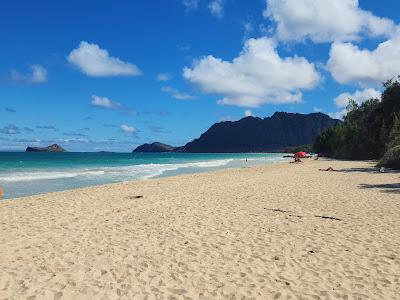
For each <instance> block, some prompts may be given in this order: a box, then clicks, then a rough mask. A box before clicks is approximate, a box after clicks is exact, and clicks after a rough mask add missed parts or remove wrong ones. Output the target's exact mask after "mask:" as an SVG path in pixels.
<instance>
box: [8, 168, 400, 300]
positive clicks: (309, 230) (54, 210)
mask: <svg viewBox="0 0 400 300" xmlns="http://www.w3.org/2000/svg"><path fill="white" fill-rule="evenodd" d="M329 166H332V167H333V168H335V169H337V170H338V171H337V172H323V171H318V169H320V168H327V167H329ZM372 166H373V163H371V162H346V161H329V160H319V161H307V162H305V163H302V164H289V163H281V164H275V165H269V166H261V167H254V168H242V169H232V170H223V171H217V172H213V173H206V174H194V175H184V176H177V177H170V178H163V179H153V180H147V181H140V182H129V183H120V184H110V185H104V186H98V187H91V188H82V189H78V190H71V191H65V192H57V193H50V194H46V195H38V196H32V197H27V198H20V199H16V200H7V201H1V202H0V299H279V298H281V299H289V298H291V299H334V298H339V299H400V250H399V249H400V174H399V173H383V174H380V173H377V172H376V170H375V169H374V168H372ZM137 196H143V197H137Z"/></svg>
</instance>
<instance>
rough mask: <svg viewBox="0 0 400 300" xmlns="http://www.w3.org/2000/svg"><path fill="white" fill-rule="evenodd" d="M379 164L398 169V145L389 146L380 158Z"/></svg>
mask: <svg viewBox="0 0 400 300" xmlns="http://www.w3.org/2000/svg"><path fill="white" fill-rule="evenodd" d="M379 166H383V167H387V168H392V169H397V170H400V145H399V146H396V147H393V148H390V149H389V150H388V151H387V152H386V153H385V155H384V156H383V158H382V159H381V160H380V162H379Z"/></svg>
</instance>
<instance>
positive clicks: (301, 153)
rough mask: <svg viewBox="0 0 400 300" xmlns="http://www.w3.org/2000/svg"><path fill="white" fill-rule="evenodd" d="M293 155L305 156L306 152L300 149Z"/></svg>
mask: <svg viewBox="0 0 400 300" xmlns="http://www.w3.org/2000/svg"><path fill="white" fill-rule="evenodd" d="M294 156H295V157H307V153H306V152H304V151H300V152H297V153H295V155H294Z"/></svg>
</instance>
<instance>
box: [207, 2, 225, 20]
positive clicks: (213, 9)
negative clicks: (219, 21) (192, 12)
mask: <svg viewBox="0 0 400 300" xmlns="http://www.w3.org/2000/svg"><path fill="white" fill-rule="evenodd" d="M208 9H209V10H210V13H211V14H212V15H213V16H215V17H217V18H222V16H223V15H224V4H223V1H222V0H212V1H211V2H210V3H209V4H208Z"/></svg>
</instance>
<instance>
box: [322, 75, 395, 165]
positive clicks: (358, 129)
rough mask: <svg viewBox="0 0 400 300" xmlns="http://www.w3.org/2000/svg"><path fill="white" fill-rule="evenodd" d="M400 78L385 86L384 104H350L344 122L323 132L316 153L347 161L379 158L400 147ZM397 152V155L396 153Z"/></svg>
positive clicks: (373, 101) (390, 81) (382, 101)
mask: <svg viewBox="0 0 400 300" xmlns="http://www.w3.org/2000/svg"><path fill="white" fill-rule="evenodd" d="M399 80H400V77H398V78H397V79H395V80H389V81H387V82H386V83H384V89H385V90H384V92H383V94H382V99H381V101H380V100H379V99H370V100H368V101H366V102H364V103H362V104H361V105H358V104H357V103H356V102H355V101H352V100H351V101H350V103H349V105H348V107H347V114H346V116H345V117H344V122H343V123H342V124H338V125H336V126H335V127H332V128H329V129H328V130H326V131H324V132H322V133H321V134H320V135H319V136H318V137H317V139H316V141H315V143H314V149H315V151H316V152H320V153H323V154H325V155H327V156H330V157H335V158H347V159H379V158H381V157H383V156H384V154H385V152H386V151H388V150H390V149H392V148H393V147H395V146H399V145H400V82H399ZM396 153H397V152H396Z"/></svg>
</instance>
